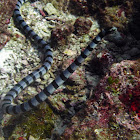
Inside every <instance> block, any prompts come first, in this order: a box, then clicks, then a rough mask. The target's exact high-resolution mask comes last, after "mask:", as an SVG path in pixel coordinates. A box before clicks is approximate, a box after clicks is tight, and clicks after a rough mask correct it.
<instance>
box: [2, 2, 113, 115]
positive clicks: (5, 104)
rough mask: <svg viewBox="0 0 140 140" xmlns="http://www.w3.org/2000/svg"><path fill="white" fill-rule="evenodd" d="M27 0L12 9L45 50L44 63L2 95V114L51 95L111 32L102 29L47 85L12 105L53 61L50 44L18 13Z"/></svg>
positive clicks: (27, 107) (18, 110)
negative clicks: (32, 95) (31, 95)
mask: <svg viewBox="0 0 140 140" xmlns="http://www.w3.org/2000/svg"><path fill="white" fill-rule="evenodd" d="M26 1H27V0H19V1H18V2H17V4H16V7H15V10H14V14H13V16H14V18H15V21H16V22H17V23H18V24H19V25H20V27H21V28H22V29H23V30H24V31H25V33H26V34H27V36H30V38H31V39H33V40H34V41H35V42H36V43H37V44H38V45H39V46H40V47H42V49H43V51H44V52H45V56H46V59H45V63H44V64H43V66H42V67H41V68H39V69H37V70H36V71H34V72H33V73H31V74H29V75H28V76H27V77H25V78H24V79H22V80H21V81H20V82H19V83H18V84H16V85H15V86H14V87H13V88H12V89H11V90H10V91H9V92H8V93H7V94H6V96H5V97H4V99H3V101H2V111H3V113H4V114H6V113H8V114H12V115H15V114H19V113H23V112H26V111H29V110H31V109H32V108H34V107H36V106H38V105H39V104H40V103H42V102H43V101H45V100H46V99H47V97H48V96H49V95H51V94H52V93H53V92H54V91H55V90H56V89H57V88H58V87H59V86H60V85H62V84H63V83H64V82H65V81H66V80H67V79H68V78H69V77H70V75H71V74H72V73H73V72H74V71H75V70H76V69H77V68H78V66H79V65H80V64H81V63H82V62H83V61H84V60H85V58H86V57H87V56H88V55H89V54H90V53H91V51H92V50H93V49H94V48H95V47H96V46H97V44H98V43H99V42H100V41H101V39H102V38H103V37H104V36H105V35H107V34H109V33H110V32H111V30H110V29H104V30H102V32H100V33H99V34H98V35H97V36H96V37H95V38H94V39H93V40H92V42H91V43H90V44H89V45H88V46H87V47H86V49H85V50H84V51H82V52H81V55H79V56H78V57H77V58H76V59H75V61H74V62H73V63H72V64H71V65H69V67H68V68H67V69H65V70H64V71H63V72H62V73H61V74H60V75H59V76H57V77H56V79H55V80H53V82H51V83H50V84H49V85H48V86H47V87H45V88H44V89H43V90H42V91H41V92H40V93H38V94H37V95H35V96H34V97H33V98H31V99H30V100H28V101H26V102H23V103H22V104H18V105H12V102H13V99H14V98H15V97H16V96H17V95H18V94H19V93H20V92H21V91H22V90H23V89H25V88H26V87H27V86H28V85H29V84H31V83H32V82H34V81H35V80H36V79H37V78H39V77H40V76H42V75H44V74H45V73H46V72H47V70H48V69H49V68H50V67H51V64H52V62H53V58H52V57H53V55H52V51H51V48H50V46H49V45H48V44H47V43H46V42H45V41H44V40H43V39H41V38H40V37H39V36H38V35H37V34H36V33H35V32H34V31H33V30H32V29H31V28H30V27H29V26H28V25H27V24H26V23H25V21H24V20H23V18H22V17H21V14H20V11H19V10H20V6H21V5H22V4H23V3H25V2H26Z"/></svg>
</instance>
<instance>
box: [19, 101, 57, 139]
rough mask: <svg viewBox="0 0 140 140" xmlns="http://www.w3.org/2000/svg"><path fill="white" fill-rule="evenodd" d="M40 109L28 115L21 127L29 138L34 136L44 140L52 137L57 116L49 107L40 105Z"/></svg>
mask: <svg viewBox="0 0 140 140" xmlns="http://www.w3.org/2000/svg"><path fill="white" fill-rule="evenodd" d="M39 108H40V109H35V110H33V111H32V112H30V113H26V115H25V116H24V117H23V120H24V121H23V122H22V124H21V126H22V127H23V130H24V133H26V134H27V137H29V136H30V135H32V136H33V137H35V138H39V139H43V138H49V137H51V131H52V130H53V128H54V121H55V119H56V116H55V115H54V113H53V111H52V110H51V108H50V107H49V106H48V105H46V104H45V105H44V104H42V105H40V107H39Z"/></svg>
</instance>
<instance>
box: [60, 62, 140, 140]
mask: <svg viewBox="0 0 140 140" xmlns="http://www.w3.org/2000/svg"><path fill="white" fill-rule="evenodd" d="M138 65H139V60H136V61H130V60H125V61H122V62H121V63H116V64H113V65H112V66H111V68H110V71H109V72H108V73H107V74H106V76H105V77H104V78H102V80H101V81H100V84H99V85H98V86H97V88H96V89H95V90H94V91H93V94H92V98H91V99H89V100H88V101H87V102H86V107H85V108H83V109H82V110H80V111H79V112H78V113H77V114H76V115H75V116H74V117H73V118H72V120H71V123H70V124H69V126H68V127H67V128H66V129H65V132H64V133H63V135H62V137H61V139H80V138H83V139H85V140H89V139H109V140H111V139H118V137H119V138H125V139H139V134H140V106H139V105H140V104H139V103H138V102H139V100H140V99H139V98H140V92H139V82H140V80H139V71H140V67H139V66H138ZM126 97H127V98H126ZM91 130H92V131H91ZM128 132H129V133H128Z"/></svg>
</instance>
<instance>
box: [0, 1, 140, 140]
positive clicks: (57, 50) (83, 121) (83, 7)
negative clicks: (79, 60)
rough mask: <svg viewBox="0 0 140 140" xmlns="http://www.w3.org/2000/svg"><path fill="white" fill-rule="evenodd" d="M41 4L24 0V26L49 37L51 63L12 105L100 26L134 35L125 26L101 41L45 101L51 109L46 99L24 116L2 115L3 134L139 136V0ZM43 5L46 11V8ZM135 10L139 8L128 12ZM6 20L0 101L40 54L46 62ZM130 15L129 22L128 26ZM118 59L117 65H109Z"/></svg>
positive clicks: (36, 87)
mask: <svg viewBox="0 0 140 140" xmlns="http://www.w3.org/2000/svg"><path fill="white" fill-rule="evenodd" d="M5 2H7V1H5ZM41 2H42V3H41ZM41 2H40V1H36V2H34V3H31V4H30V3H26V4H25V5H23V7H22V8H21V13H22V16H23V17H24V19H25V21H26V22H27V23H28V24H29V26H31V27H32V28H33V30H34V31H35V32H36V33H37V34H39V36H41V37H43V39H44V40H48V39H49V38H50V36H51V34H52V36H51V43H52V45H53V46H54V48H53V49H54V51H53V54H54V64H53V66H52V69H51V70H50V71H49V72H48V73H47V74H46V75H44V76H43V77H41V78H40V79H38V80H37V81H36V82H35V83H34V84H32V85H31V86H30V87H28V88H27V89H25V90H24V91H23V92H22V93H21V94H20V95H19V97H18V98H16V99H15V101H14V102H15V103H17V104H18V103H22V102H23V101H25V100H28V99H29V98H31V97H32V96H34V95H35V94H37V93H38V92H40V91H41V90H42V89H43V88H44V87H45V86H47V85H48V84H49V83H50V82H51V81H52V80H53V79H54V78H55V76H57V75H58V74H60V71H62V70H63V69H65V68H66V67H68V66H69V64H71V63H72V62H73V61H74V59H75V57H76V56H77V55H78V54H80V53H81V50H83V49H84V48H85V46H87V45H88V42H90V40H91V39H92V38H94V37H95V36H96V35H97V33H98V32H99V26H100V27H101V28H102V27H103V26H105V27H106V26H117V27H118V29H119V30H121V31H124V30H127V29H129V30H130V32H131V33H132V34H133V35H134V37H135V38H136V39H137V40H136V39H135V38H134V37H133V36H131V35H130V34H129V30H127V32H121V33H119V32H117V33H116V34H114V35H112V36H109V37H108V40H109V42H110V43H109V42H108V41H105V40H103V41H102V43H101V44H99V45H98V46H97V48H95V49H94V51H93V54H92V55H91V56H89V57H88V58H87V59H86V61H85V62H84V63H83V65H82V66H81V67H79V68H78V69H77V70H76V71H75V72H74V73H73V75H71V77H70V78H69V80H67V81H66V82H65V83H64V85H62V86H61V87H60V88H59V89H58V90H57V91H55V92H54V94H53V95H52V96H50V97H49V98H48V100H47V101H46V102H47V103H48V104H49V106H48V105H46V103H43V104H42V105H41V106H40V107H38V108H36V109H35V110H33V111H31V112H28V113H25V114H22V117H21V116H16V117H13V116H9V115H6V116H4V121H3V122H2V126H3V127H4V129H3V130H4V137H5V138H9V139H25V140H26V139H46V138H49V139H51V138H52V137H54V139H57V138H58V139H85V140H86V139H87V140H90V139H99V140H100V139H108V140H111V139H124V138H125V139H130V138H131V139H140V137H139V133H140V129H139V128H140V106H139V100H140V94H139V86H140V82H139V78H140V77H139V71H140V70H139V63H140V61H139V60H137V59H138V58H139V54H140V47H139V46H140V42H139V41H138V40H139V32H138V33H137V35H136V34H135V32H136V31H139V30H138V29H139V27H138V25H139V18H138V17H139V13H138V12H137V11H139V0H134V1H129V0H125V1H121V0H119V1H115V0H99V1H92V0H68V1H66V0H54V1H51V0H41ZM48 3H49V4H48ZM47 4H48V5H47ZM50 5H51V6H50ZM133 6H135V7H137V9H135V8H134V7H133ZM48 7H51V8H50V9H47V8H48ZM9 8H10V7H9ZM61 10H64V11H65V13H64V12H63V11H61ZM135 10H136V11H135ZM133 11H135V12H136V13H135V14H134V15H133V17H131V15H132V12H133ZM69 12H70V13H69ZM71 13H72V14H75V15H76V16H74V15H72V14H71ZM55 14H56V15H55ZM77 15H78V16H77ZM79 15H80V16H81V17H79ZM83 15H84V16H83ZM82 16H83V17H82ZM87 16H88V18H87ZM85 17H86V18H85ZM9 18H10V17H8V18H7V20H6V26H7V25H8V26H9V31H11V32H12V33H13V35H12V36H10V37H9V36H5V32H4V33H1V35H0V39H1V40H3V41H2V46H4V44H6V42H7V41H8V40H9V39H11V40H10V41H9V42H8V43H7V44H6V45H5V49H6V50H5V49H4V50H3V51H1V52H2V53H3V55H5V56H8V59H7V60H6V61H5V59H4V60H3V59H1V62H0V85H1V86H0V94H3V95H2V96H1V97H0V98H2V97H3V96H4V95H5V94H6V93H7V92H8V90H9V89H10V88H11V87H12V86H13V85H14V84H16V83H17V82H19V81H20V80H21V79H22V78H23V77H24V76H25V75H28V74H29V73H31V71H33V70H34V69H36V68H37V67H39V66H40V65H41V64H40V63H41V61H40V58H41V59H42V60H43V55H42V54H41V53H40V52H39V53H38V48H37V47H35V44H34V45H33V46H32V45H31V43H30V42H29V40H28V39H26V37H25V36H24V35H22V34H21V33H20V31H19V30H18V29H17V28H15V26H14V24H13V20H12V19H10V20H9ZM131 18H133V20H132V23H131V24H130V25H129V28H127V24H128V22H129V20H130V19H131ZM95 19H97V20H98V22H97V21H96V20H95ZM9 22H10V23H9ZM98 23H100V25H99V24H98ZM135 25H137V26H135ZM135 27H136V28H135ZM52 30H53V31H52ZM128 34H129V35H128ZM6 35H7V34H6ZM106 39H107V38H106ZM60 46H61V47H60ZM3 55H2V56H3ZM122 60H123V61H122ZM124 60H126V61H124ZM130 60H131V61H130ZM3 61H4V62H3ZM115 61H116V62H118V63H115V64H113V65H112V63H114V62H115ZM1 63H2V64H1ZM110 67H111V68H110ZM87 73H88V74H87ZM87 75H88V76H87ZM87 95H88V96H87ZM87 98H89V99H88V100H87ZM43 106H44V107H43ZM50 107H51V108H50ZM79 110H80V111H79ZM78 111H79V112H78ZM53 112H55V113H57V114H54V113H53ZM77 112H78V113H77ZM76 113H77V114H76ZM58 114H59V115H58ZM75 114H76V115H75ZM59 117H60V118H59ZM11 118H13V119H11ZM11 129H13V130H14V131H10V130H11ZM63 132H64V133H63ZM9 135H11V136H9ZM0 139H2V138H1V137H0Z"/></svg>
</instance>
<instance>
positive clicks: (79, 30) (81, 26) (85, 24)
mask: <svg viewBox="0 0 140 140" xmlns="http://www.w3.org/2000/svg"><path fill="white" fill-rule="evenodd" d="M91 26H92V22H91V21H90V20H89V19H86V18H84V17H79V18H77V19H76V21H75V23H74V27H75V31H74V33H75V34H76V35H83V34H87V33H89V30H90V28H91Z"/></svg>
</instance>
